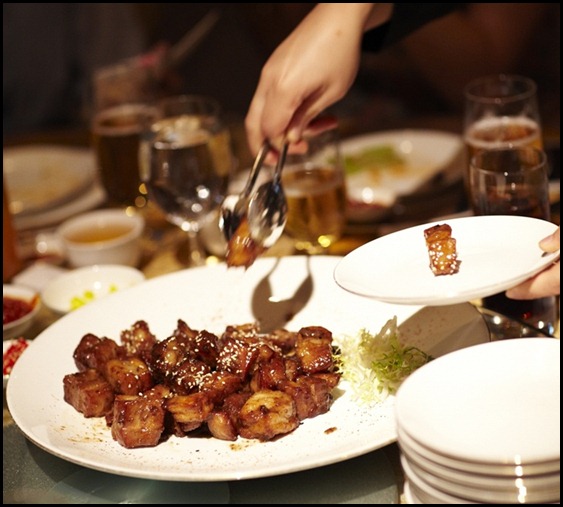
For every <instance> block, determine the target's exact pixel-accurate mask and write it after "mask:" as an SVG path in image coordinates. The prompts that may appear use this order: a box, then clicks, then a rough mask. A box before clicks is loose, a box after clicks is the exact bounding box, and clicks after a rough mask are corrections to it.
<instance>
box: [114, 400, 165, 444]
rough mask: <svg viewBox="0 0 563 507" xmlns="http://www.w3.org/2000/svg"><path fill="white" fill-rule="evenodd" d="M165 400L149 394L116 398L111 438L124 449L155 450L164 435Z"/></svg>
mask: <svg viewBox="0 0 563 507" xmlns="http://www.w3.org/2000/svg"><path fill="white" fill-rule="evenodd" d="M165 416H166V412H165V410H164V399H162V398H160V397H159V396H151V395H150V394H147V395H141V396H131V395H125V394H120V395H118V396H116V397H115V401H114V404H113V413H112V417H111V436H112V437H113V438H114V439H115V440H116V441H117V442H119V443H120V444H121V445H122V446H123V447H127V448H128V449H133V448H136V447H154V446H155V445H157V444H158V442H159V441H160V437H161V435H162V434H163V432H164V421H165Z"/></svg>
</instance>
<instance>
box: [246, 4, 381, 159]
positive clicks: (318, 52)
mask: <svg viewBox="0 0 563 507" xmlns="http://www.w3.org/2000/svg"><path fill="white" fill-rule="evenodd" d="M379 5H385V4H379ZM372 7H373V4H330V3H329V4H318V5H317V6H316V7H315V8H314V9H313V10H312V11H311V12H310V13H309V14H308V15H307V16H306V17H305V19H304V20H303V21H302V22H301V24H300V25H299V26H298V27H297V28H296V29H295V30H294V31H293V32H292V33H291V34H290V35H289V37H288V38H287V39H285V41H284V42H283V43H282V44H280V46H278V48H277V49H276V50H275V51H274V53H273V54H272V56H271V57H270V58H269V60H268V61H267V62H266V64H265V66H264V68H263V69H262V73H261V76H260V81H259V83H258V87H257V89H256V92H255V94H254V97H253V99H252V102H251V104H250V108H249V111H248V114H247V116H246V119H245V126H246V132H247V137H248V144H249V147H250V150H251V152H252V153H256V152H257V151H258V150H259V148H260V146H261V145H262V143H263V141H264V139H268V140H270V142H271V143H273V144H274V146H276V147H279V146H281V144H282V142H283V139H284V138H286V139H287V140H288V141H289V142H290V143H297V142H298V141H300V140H301V138H302V136H303V133H304V131H305V130H306V128H307V126H308V125H309V124H310V123H311V121H312V120H313V119H314V118H316V117H317V116H318V115H319V114H320V113H321V112H322V111H324V110H325V109H326V108H327V107H329V106H330V105H332V104H334V103H335V102H336V101H338V100H339V99H341V98H342V97H343V96H344V95H345V94H346V92H347V91H348V90H349V88H350V87H351V85H352V83H353V81H354V79H355V77H356V74H357V72H358V66H359V59H360V51H361V39H362V35H363V32H364V30H365V28H366V26H367V25H368V22H369V21H368V20H369V19H370V16H371V14H372V13H371V10H372ZM378 22H379V20H378Z"/></svg>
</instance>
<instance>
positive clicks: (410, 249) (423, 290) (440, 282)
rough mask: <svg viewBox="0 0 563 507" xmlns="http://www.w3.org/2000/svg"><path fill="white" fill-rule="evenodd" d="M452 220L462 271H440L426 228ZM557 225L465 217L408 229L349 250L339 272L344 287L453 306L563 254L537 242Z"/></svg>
mask: <svg viewBox="0 0 563 507" xmlns="http://www.w3.org/2000/svg"><path fill="white" fill-rule="evenodd" d="M438 223H447V224H449V225H450V226H451V228H452V237H453V238H455V240H456V242H457V243H456V249H457V257H458V260H460V261H461V264H460V266H459V271H458V272H457V273H455V274H453V275H442V276H435V275H434V273H433V272H432V271H431V269H430V264H429V257H428V250H427V247H426V241H425V238H424V230H425V229H427V228H429V227H432V226H433V225H436V224H438ZM556 229H557V226H556V225H555V224H553V223H551V222H548V221H545V220H539V219H536V218H528V217H521V216H503V215H497V216H478V217H463V218H453V219H448V220H442V221H440V222H432V223H428V224H423V225H419V226H416V227H411V228H409V229H404V230H401V231H398V232H395V233H392V234H388V235H387V236H383V237H381V238H378V239H375V240H373V241H370V242H369V243H366V244H365V245H362V246H361V247H359V248H357V249H356V250H354V251H352V252H350V253H349V254H348V255H346V256H345V257H344V259H343V260H342V261H341V262H340V263H339V264H338V266H337V267H336V269H335V271H334V278H335V280H336V282H337V283H338V284H339V285H340V286H341V287H342V288H344V289H346V290H348V291H350V292H353V293H355V294H359V295H361V296H366V297H370V298H374V299H378V300H380V301H385V302H388V303H394V304H405V305H415V304H418V305H450V304H454V303H460V302H462V301H471V300H473V299H478V298H483V297H486V296H490V295H492V294H496V293H497V292H502V291H504V290H506V289H508V288H510V287H513V286H515V285H517V284H519V283H521V282H523V281H524V280H526V279H528V278H529V277H531V276H533V275H535V274H536V273H539V272H540V271H542V270H543V269H545V268H546V267H547V266H549V265H550V264H552V263H553V262H555V261H556V260H557V259H559V250H557V252H554V253H550V254H546V253H544V252H543V251H542V250H541V249H540V247H539V246H538V243H539V241H540V240H541V239H543V238H545V237H546V236H548V235H549V234H551V233H553V232H554V231H555V230H556Z"/></svg>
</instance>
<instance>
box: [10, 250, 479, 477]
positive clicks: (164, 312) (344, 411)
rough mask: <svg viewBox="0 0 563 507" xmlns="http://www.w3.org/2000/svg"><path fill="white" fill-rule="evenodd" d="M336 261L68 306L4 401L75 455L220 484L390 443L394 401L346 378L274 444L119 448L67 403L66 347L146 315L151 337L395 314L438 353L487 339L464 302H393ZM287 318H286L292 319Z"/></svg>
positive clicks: (48, 446) (194, 275) (329, 324)
mask: <svg viewBox="0 0 563 507" xmlns="http://www.w3.org/2000/svg"><path fill="white" fill-rule="evenodd" d="M339 260H340V257H330V256H319V257H307V256H292V257H283V258H273V257H265V258H261V259H258V260H257V261H256V262H255V263H254V265H253V266H251V267H250V268H249V269H248V270H244V269H236V268H230V269H229V268H227V267H226V265H225V264H218V265H215V266H206V267H201V268H192V269H187V270H183V271H179V272H177V273H172V274H169V275H165V276H161V277H158V278H154V279H151V280H147V281H146V282H144V283H142V284H140V285H137V286H135V287H132V288H129V289H125V290H123V291H120V292H117V293H115V294H114V295H113V296H112V297H111V298H106V299H101V300H99V301H95V302H93V303H91V304H89V305H86V306H84V307H82V308H79V309H78V310H76V311H74V312H71V313H69V314H67V315H66V316H64V317H63V318H61V319H60V320H59V321H57V322H55V323H54V324H53V325H51V326H50V327H49V328H48V329H46V330H45V331H44V332H43V333H41V334H40V335H39V336H38V337H37V338H36V339H35V340H34V341H33V342H32V344H31V346H30V347H29V348H28V350H27V351H26V353H25V354H24V355H23V356H22V358H21V360H20V361H18V362H17V363H16V365H15V368H14V370H13V371H12V375H11V378H10V382H8V388H7V402H8V406H9V409H10V412H11V414H12V416H13V418H14V421H15V422H16V424H17V425H18V426H19V427H20V428H21V430H22V431H23V432H24V434H25V435H26V436H27V437H28V438H29V439H30V440H31V441H32V442H34V443H35V444H37V445H38V446H39V447H41V448H43V449H45V450H46V451H48V452H50V453H52V454H54V455H56V456H59V457H61V458H63V459H66V460H69V461H71V462H74V463H77V464H80V465H83V466H86V467H90V468H93V469H97V470H100V471H104V472H110V473H115V474H118V475H126V476H134V477H142V478H149V479H161V480H183V481H223V480H236V479H248V478H257V477H266V476H273V475H278V474H284V473H290V472H297V471H300V470H307V469H311V468H315V467H319V466H323V465H328V464H331V463H336V462H340V461H344V460H346V459H349V458H353V457H355V456H360V455H362V454H365V453H367V452H369V451H372V450H375V449H378V448H380V447H383V446H385V445H387V444H389V443H391V442H394V441H395V440H396V430H395V420H394V412H393V406H394V397H393V396H390V397H388V398H387V399H386V400H385V402H383V403H381V404H377V405H372V406H366V405H361V404H359V402H356V401H353V399H352V393H351V392H350V388H349V386H347V385H346V383H345V382H341V383H340V385H339V386H338V387H337V389H336V390H335V392H334V394H335V401H334V404H333V405H332V407H331V408H330V410H329V412H327V413H326V414H322V415H320V416H317V417H315V418H312V419H306V420H305V421H303V423H302V424H301V425H300V426H299V427H298V428H297V429H296V430H295V431H294V432H293V433H291V434H288V435H285V436H283V437H281V438H279V439H277V440H275V441H270V442H258V441H255V440H246V439H242V438H239V439H238V440H237V441H236V442H227V441H222V440H218V439H215V438H194V437H191V438H190V437H183V438H176V437H171V438H169V439H168V440H167V441H165V442H162V443H160V444H159V445H157V446H156V447H151V448H142V449H126V448H124V447H122V446H121V445H119V444H118V443H117V442H116V441H114V440H112V437H111V435H110V431H109V429H108V428H107V426H106V424H105V421H104V420H103V419H101V418H94V419H86V418H84V417H83V416H82V415H81V414H80V413H78V412H77V411H76V410H75V409H74V408H73V407H72V406H70V405H69V404H67V403H66V402H65V401H64V400H63V377H64V376H65V375H66V374H68V373H73V372H75V371H76V366H75V364H74V361H73V358H72V354H73V351H74V349H75V348H76V346H77V344H78V342H79V341H80V339H81V338H82V337H83V336H84V335H85V334H86V333H94V334H95V335H98V336H107V337H110V338H114V339H116V340H118V339H119V333H120V332H121V331H122V330H124V329H128V328H129V327H131V326H132V324H133V323H134V322H136V321H137V320H140V319H142V320H145V321H146V322H147V323H148V325H149V328H150V330H151V331H152V332H153V333H154V334H155V335H156V337H157V338H158V339H164V338H167V337H168V336H170V335H171V333H172V331H173V330H174V329H175V328H176V325H177V321H178V319H179V318H181V319H183V320H184V321H185V322H186V323H187V324H188V325H189V326H190V327H192V328H193V329H199V330H203V329H205V330H208V331H211V332H214V333H217V334H218V333H222V332H223V331H224V329H225V327H226V326H227V325H229V324H233V325H234V324H244V323H249V322H254V321H258V322H261V325H262V329H263V330H264V331H269V330H272V329H276V328H280V327H285V328H287V329H290V330H299V329H300V328H301V327H303V326H310V325H322V326H324V327H326V328H328V329H329V330H331V331H332V332H333V334H334V336H335V339H336V340H337V339H338V336H343V335H344V334H348V335H349V334H357V333H358V331H360V329H362V328H365V329H368V330H370V331H371V332H373V333H376V332H379V331H380V329H381V327H382V326H383V325H384V324H385V323H386V322H387V321H388V320H389V319H390V318H392V317H393V316H394V315H396V316H397V319H398V322H399V324H400V331H401V336H402V337H403V340H404V341H405V342H409V343H410V342H412V343H413V344H416V345H417V346H419V347H421V348H423V349H424V350H426V351H427V352H429V353H431V354H433V355H440V354H441V353H444V352H448V351H451V350H456V349H459V348H461V347H465V346H469V345H472V344H475V343H482V342H486V341H488V340H489V333H488V330H487V327H486V325H485V323H484V321H483V319H482V317H481V314H480V313H479V312H478V311H477V309H476V308H475V307H473V306H472V305H470V304H462V305H458V306H453V307H451V308H449V309H448V311H445V309H444V308H442V307H435V308H431V307H426V308H420V307H417V306H404V305H400V306H394V305H388V304H385V303H380V302H378V301H374V300H370V299H367V298H362V297H359V296H356V295H354V294H350V293H348V292H346V291H343V290H341V289H340V288H339V287H338V286H337V285H336V284H335V283H334V280H333V278H332V273H333V271H334V268H335V266H336V264H337V262H338V261H339ZM288 319H289V320H288Z"/></svg>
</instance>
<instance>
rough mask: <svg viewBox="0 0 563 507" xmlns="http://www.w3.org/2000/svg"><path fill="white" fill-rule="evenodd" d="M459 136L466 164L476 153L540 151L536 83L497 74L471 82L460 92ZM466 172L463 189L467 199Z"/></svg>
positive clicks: (541, 145)
mask: <svg viewBox="0 0 563 507" xmlns="http://www.w3.org/2000/svg"><path fill="white" fill-rule="evenodd" d="M464 96H465V111H464V125H463V137H464V142H465V146H466V153H467V167H468V168H469V161H470V160H471V158H472V157H473V155H475V153H476V152H477V151H478V150H490V149H496V148H513V147H522V146H534V147H536V148H540V149H541V148H542V147H543V143H542V132H541V121H540V115H539V110H538V104H537V91H536V83H535V82H534V81H533V80H532V79H529V78H527V77H524V76H517V75H507V74H498V75H492V76H486V77H482V78H478V79H475V80H474V81H471V82H470V83H469V84H468V85H467V86H466V87H465V89H464ZM468 185H469V173H468V170H467V172H466V173H465V186H466V192H467V196H468V197H469V188H468Z"/></svg>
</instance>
